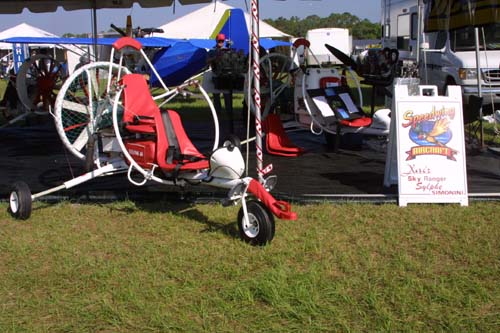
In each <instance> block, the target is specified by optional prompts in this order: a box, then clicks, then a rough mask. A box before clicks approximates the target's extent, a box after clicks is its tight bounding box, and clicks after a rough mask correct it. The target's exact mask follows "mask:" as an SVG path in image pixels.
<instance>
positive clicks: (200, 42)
mask: <svg viewBox="0 0 500 333" xmlns="http://www.w3.org/2000/svg"><path fill="white" fill-rule="evenodd" d="M118 38H120V37H116V38H109V37H104V38H96V39H94V38H78V37H11V38H6V39H0V42H3V43H24V44H55V45H58V44H59V45H64V44H67V45H70V44H73V45H93V44H94V43H96V44H97V45H113V43H114V42H115V41H116V40H117V39H118ZM136 39H137V40H138V41H139V42H141V44H142V46H144V47H171V46H173V45H174V44H176V43H179V42H182V43H185V42H189V43H191V44H192V45H194V46H196V47H199V48H204V49H211V48H213V47H214V45H215V42H214V40H213V39H196V38H191V39H187V40H186V39H174V38H164V37H147V38H136ZM260 45H261V46H262V47H263V48H264V49H266V50H269V49H272V48H275V47H277V46H291V43H289V42H284V41H280V40H274V39H271V38H261V39H260Z"/></svg>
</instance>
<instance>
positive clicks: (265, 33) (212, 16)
mask: <svg viewBox="0 0 500 333" xmlns="http://www.w3.org/2000/svg"><path fill="white" fill-rule="evenodd" d="M229 9H234V7H232V6H229V5H226V4H225V3H217V5H216V6H214V5H212V4H208V5H206V6H204V7H202V8H200V9H198V10H195V11H193V12H191V13H189V14H187V15H184V16H181V17H179V18H178V19H176V20H173V21H171V22H169V23H166V24H164V25H162V26H160V27H158V28H159V29H162V30H163V31H164V32H163V33H155V34H154V36H155V37H166V38H206V39H209V38H211V36H212V35H213V33H214V31H215V30H216V29H217V27H218V24H219V22H220V21H221V19H222V17H223V15H224V13H225V12H226V10H229ZM245 20H246V23H247V28H248V31H251V16H250V14H248V13H245ZM193 22H196V24H193ZM259 29H260V37H269V38H272V37H274V38H288V37H291V36H290V35H288V34H286V33H284V32H283V31H280V30H278V29H276V28H274V27H273V26H271V25H269V24H267V23H266V22H264V21H262V20H260V21H259Z"/></svg>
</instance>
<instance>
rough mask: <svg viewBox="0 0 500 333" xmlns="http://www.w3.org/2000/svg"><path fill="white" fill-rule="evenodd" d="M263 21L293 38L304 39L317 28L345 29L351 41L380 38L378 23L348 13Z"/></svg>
mask: <svg viewBox="0 0 500 333" xmlns="http://www.w3.org/2000/svg"><path fill="white" fill-rule="evenodd" d="M264 21H265V22H266V23H269V24H270V25H272V26H273V27H275V28H276V29H279V30H281V31H283V32H285V33H287V34H289V35H292V36H295V37H305V36H306V33H307V30H311V29H318V28H344V29H346V28H347V29H349V33H350V34H351V35H352V38H353V39H380V36H381V27H380V24H379V23H373V22H370V21H369V20H367V19H363V20H361V19H359V18H358V17H357V16H355V15H352V14H350V13H342V14H338V13H332V14H330V16H328V17H319V16H318V15H310V16H307V17H306V18H304V19H300V18H299V17H297V16H292V17H291V18H289V19H286V18H284V17H278V18H277V19H265V20H264Z"/></svg>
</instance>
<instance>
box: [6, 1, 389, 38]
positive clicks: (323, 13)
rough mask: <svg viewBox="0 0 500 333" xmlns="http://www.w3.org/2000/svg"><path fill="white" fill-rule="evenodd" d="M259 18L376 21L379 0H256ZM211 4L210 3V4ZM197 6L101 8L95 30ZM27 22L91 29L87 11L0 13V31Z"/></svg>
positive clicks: (145, 22)
mask: <svg viewBox="0 0 500 333" xmlns="http://www.w3.org/2000/svg"><path fill="white" fill-rule="evenodd" d="M223 3H225V4H227V5H230V6H233V7H237V8H242V9H243V10H245V11H246V10H247V7H246V4H248V6H250V3H251V0H246V1H245V0H226V1H223ZM259 3H260V8H259V12H260V17H261V19H263V18H273V19H275V18H278V17H280V16H282V17H284V18H287V19H288V18H290V17H292V16H298V17H299V18H305V17H306V16H309V15H318V16H320V17H327V16H329V15H330V14H331V13H344V12H348V13H351V14H352V15H356V16H357V17H359V18H360V19H365V18H366V19H368V20H369V21H371V22H375V23H376V22H379V21H380V7H381V4H380V1H378V0H286V1H282V0H260V2H259ZM211 6H214V4H211ZM200 7H201V5H186V6H182V5H180V4H177V5H176V6H175V13H174V11H173V7H160V8H153V9H145V8H141V7H140V6H139V5H138V4H134V7H132V8H129V9H109V10H107V9H102V10H98V11H97V30H98V31H108V30H109V29H110V24H111V23H113V24H115V25H116V26H118V27H124V26H125V25H126V17H127V15H131V16H132V26H133V27H134V28H136V27H138V26H139V27H142V28H154V27H159V26H161V25H163V24H166V23H168V22H170V21H173V20H175V19H177V18H179V17H181V16H183V15H185V14H187V13H189V12H191V11H193V10H196V9H198V8H200ZM23 22H24V23H27V24H30V25H32V26H35V27H37V28H40V29H42V30H45V31H48V32H51V33H53V34H56V35H59V36H61V35H63V34H64V33H73V34H77V33H85V32H91V31H92V23H91V12H90V10H78V11H64V10H61V9H59V10H58V11H57V12H55V13H46V14H45V13H43V14H40V13H37V14H33V13H31V12H29V11H27V10H26V9H25V10H24V12H23V13H22V14H9V15H0V31H3V30H5V29H8V28H11V27H14V26H16V25H18V24H21V23H23Z"/></svg>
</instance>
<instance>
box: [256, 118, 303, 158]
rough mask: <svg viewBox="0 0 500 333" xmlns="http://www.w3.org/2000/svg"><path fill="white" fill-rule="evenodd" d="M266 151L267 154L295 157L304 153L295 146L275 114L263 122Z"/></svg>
mask: <svg viewBox="0 0 500 333" xmlns="http://www.w3.org/2000/svg"><path fill="white" fill-rule="evenodd" d="M264 130H265V132H266V149H267V152H268V153H269V154H273V155H280V156H290V157H295V156H299V155H301V154H303V153H304V149H303V148H301V147H298V146H297V145H295V144H294V143H293V142H292V141H291V140H290V138H289V137H288V135H287V134H286V132H285V129H284V128H283V125H282V124H281V120H280V117H279V116H278V115H277V114H269V115H268V116H267V118H266V120H265V121H264Z"/></svg>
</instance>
